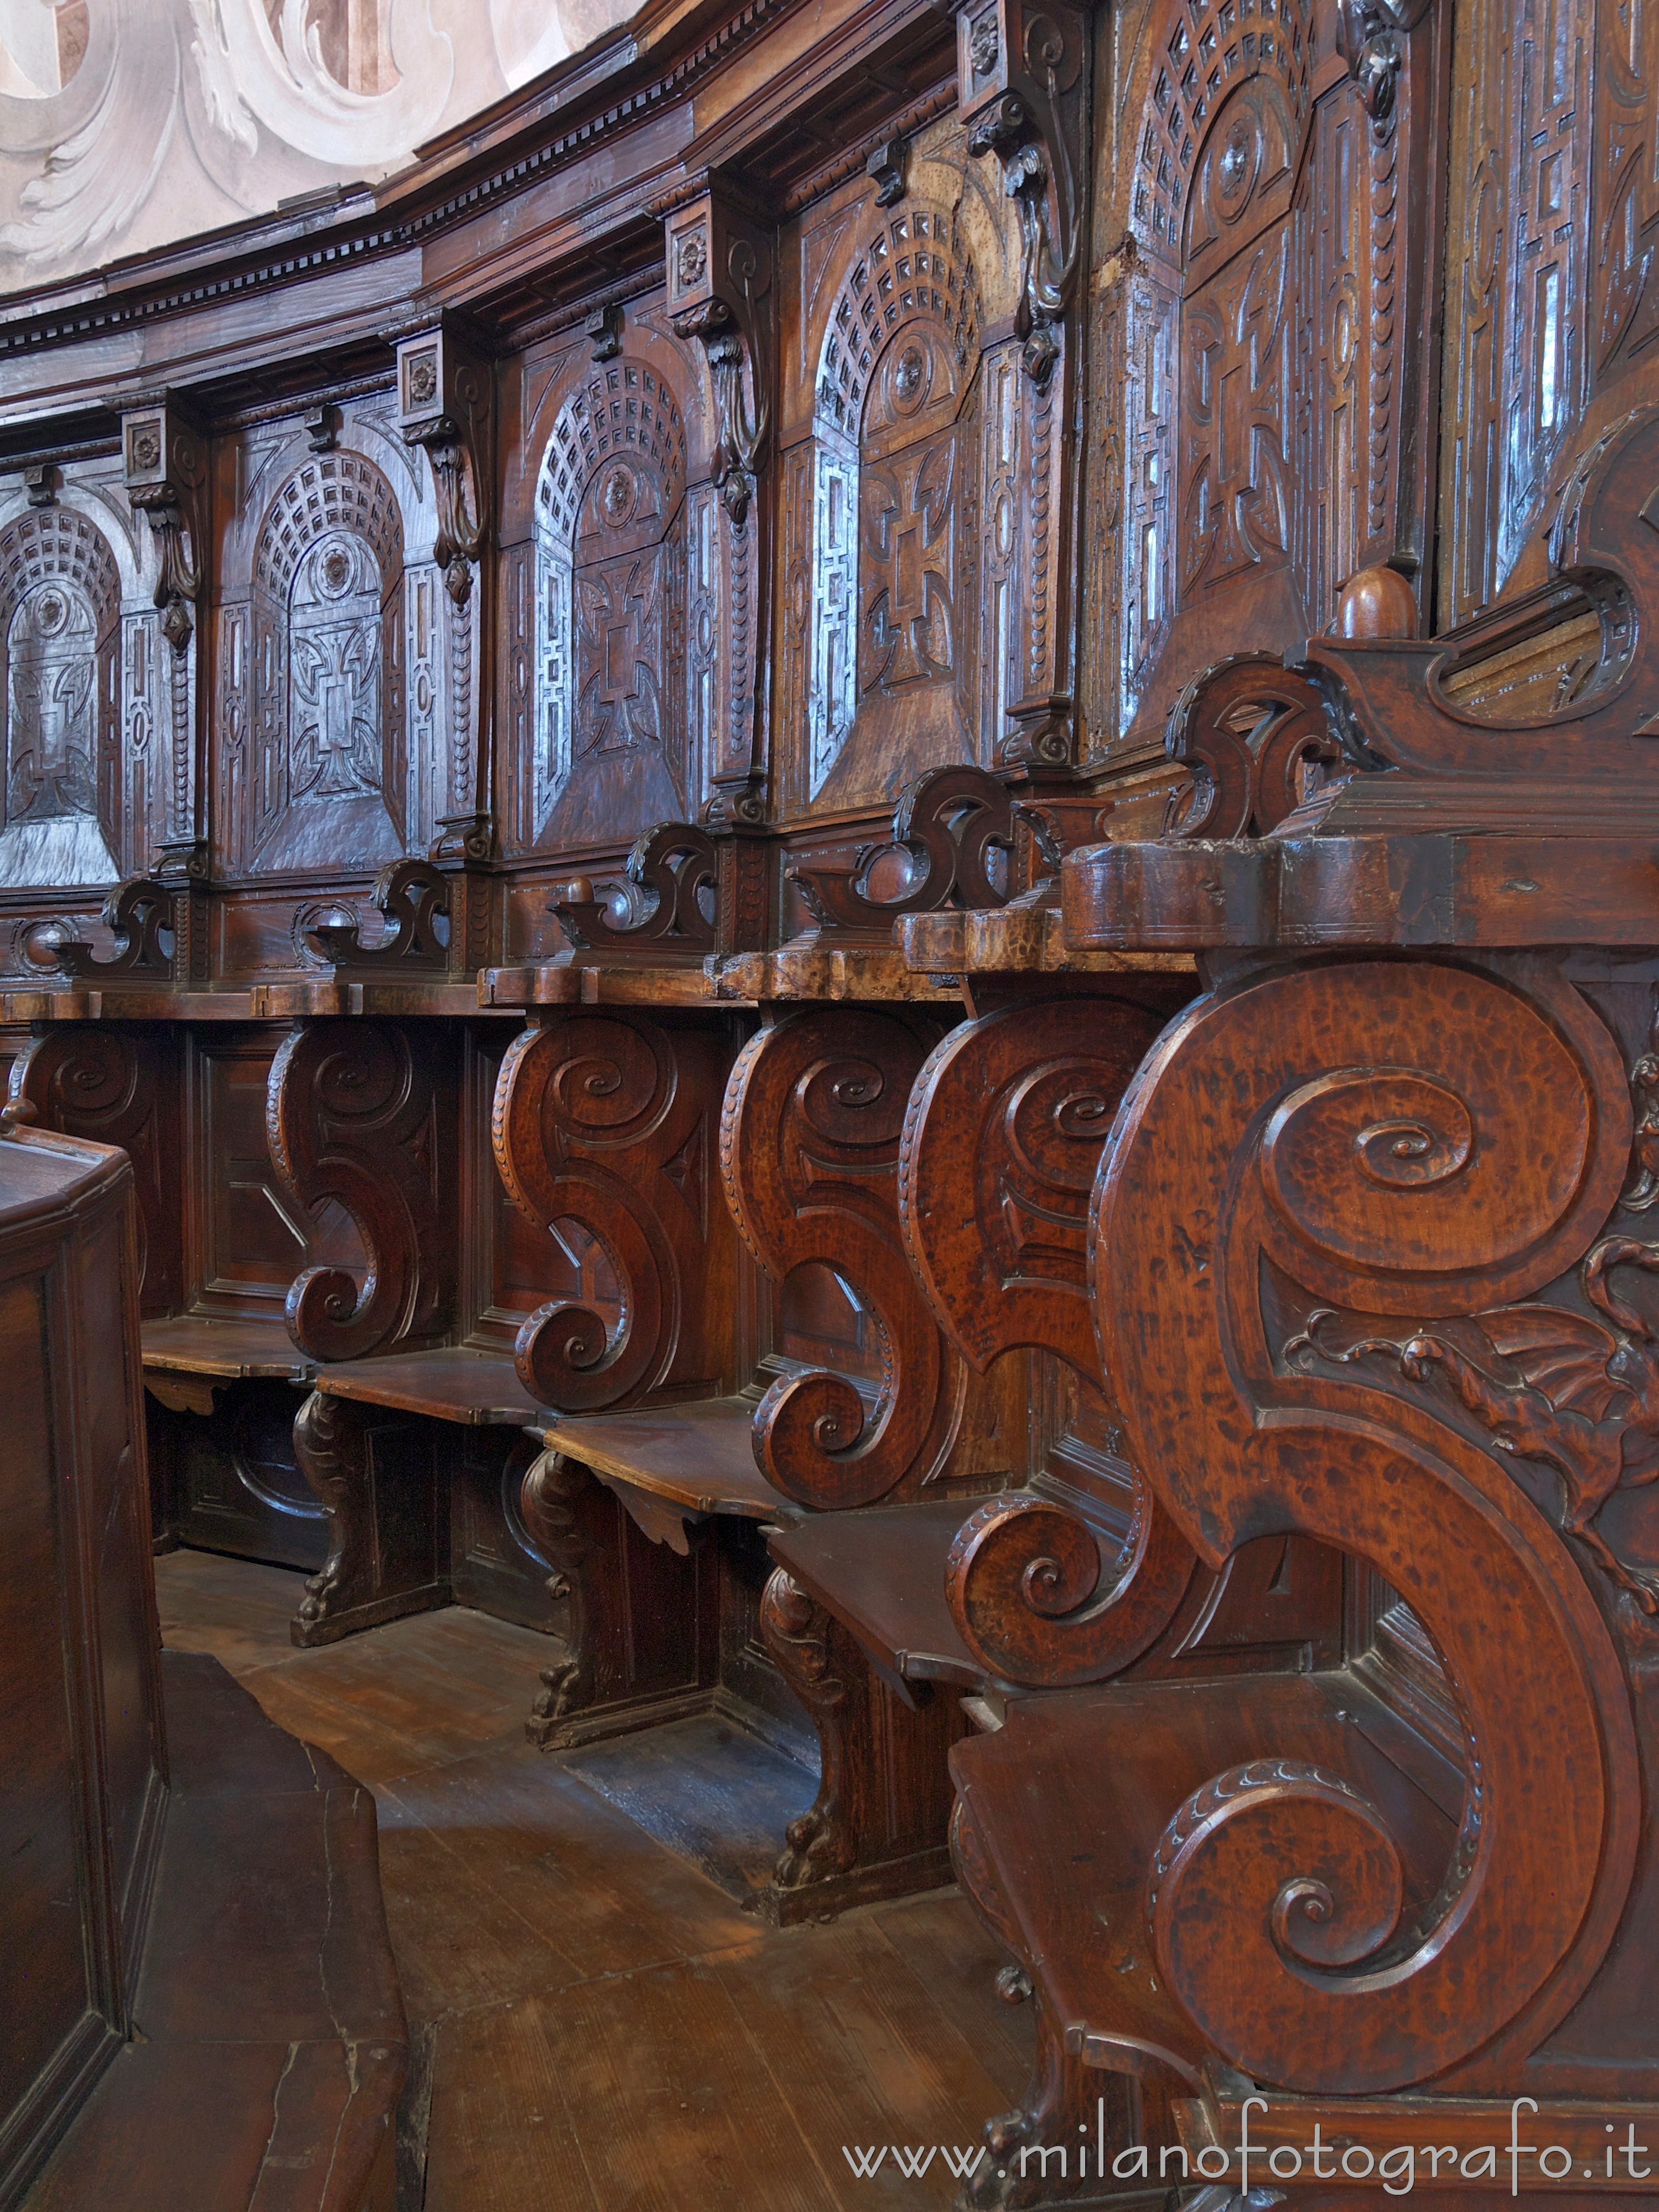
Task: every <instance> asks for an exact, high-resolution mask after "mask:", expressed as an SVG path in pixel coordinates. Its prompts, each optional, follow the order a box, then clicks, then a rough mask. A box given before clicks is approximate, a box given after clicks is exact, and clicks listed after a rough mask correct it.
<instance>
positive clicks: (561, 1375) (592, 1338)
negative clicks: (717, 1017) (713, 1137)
mask: <svg viewBox="0 0 1659 2212" xmlns="http://www.w3.org/2000/svg"><path fill="white" fill-rule="evenodd" d="M725 1067H726V1059H725V1055H724V1054H723V1053H722V1051H721V1048H720V1042H719V1039H718V1038H717V1037H715V1036H714V1035H713V1034H712V1033H709V1032H707V1031H702V1032H693V1031H672V1032H671V1031H670V1030H668V1029H667V1028H666V1027H665V1026H664V1025H663V1024H659V1023H656V1022H652V1021H648V1020H647V1019H645V1018H643V1017H634V1016H629V1015H623V1014H611V1013H605V1014H598V1013H594V1014H588V1013H584V1012H573V1013H569V1014H564V1015H559V1016H551V1017H549V1018H546V1019H544V1020H538V1021H537V1022H534V1023H532V1025H531V1026H530V1027H529V1028H528V1029H526V1030H523V1031H522V1032H521V1033H520V1036H518V1037H516V1038H515V1039H514V1040H513V1043H512V1045H511V1046H510V1047H509V1048H508V1050H507V1056H506V1058H505V1059H504V1060H502V1062H501V1074H500V1076H499V1078H498V1079H497V1082H496V1086H495V1112H494V1122H493V1137H494V1143H495V1164H496V1166H497V1167H498V1168H499V1169H500V1170H501V1180H502V1181H503V1182H504V1183H505V1184H506V1186H507V1192H508V1194H509V1195H510V1196H511V1198H512V1199H513V1203H514V1204H515V1205H516V1206H518V1207H519V1209H520V1212H523V1213H525V1214H526V1215H527V1216H528V1217H529V1218H530V1219H531V1220H532V1221H533V1222H534V1223H535V1224H536V1225H537V1226H538V1228H540V1229H543V1230H546V1231H551V1230H552V1228H553V1225H554V1224H555V1223H556V1222H558V1221H561V1220H574V1221H578V1222H580V1224H581V1225H582V1226H583V1227H584V1228H586V1230H587V1231H589V1232H590V1234H591V1235H592V1236H593V1237H596V1238H597V1239H598V1241H599V1243H600V1245H601V1246H602V1247H603V1248H604V1249H605V1253H606V1255H607V1256H608V1258H609V1260H610V1261H611V1267H612V1268H613V1270H614V1271H615V1273H616V1276H617V1281H618V1282H619V1283H620V1285H621V1286H622V1311H621V1316H620V1318H619V1320H618V1322H617V1324H616V1326H615V1327H614V1328H608V1327H607V1325H606V1322H605V1320H604V1318H603V1317H602V1316H600V1315H599V1314H597V1313H595V1312H594V1311H592V1310H591V1309H590V1308H588V1307H586V1306H583V1305H582V1304H580V1303H579V1302H577V1301H575V1300H573V1299H568V1298H562V1299H552V1300H550V1301H549V1302H548V1303H547V1304H544V1305H543V1306H539V1307H538V1309H537V1310H536V1311H535V1312H534V1313H533V1314H532V1315H531V1316H530V1317H529V1319H528V1320H527V1321H526V1322H525V1324H524V1326H523V1328H521V1329H520V1331H519V1338H518V1343H517V1346H516V1347H515V1351H514V1359H515V1364H516V1365H517V1368H518V1371H519V1376H520V1381H521V1382H522V1383H523V1384H524V1386H525V1388H526V1389H527V1390H528V1391H529V1392H530V1393H531V1394H532V1396H533V1397H535V1398H538V1400H539V1401H541V1403H542V1404H543V1405H544V1406H554V1407H559V1408H561V1409H562V1410H565V1411H572V1412H574V1411H578V1410H582V1411H591V1410H593V1409H596V1408H599V1407H610V1406H619V1405H626V1404H631V1403H633V1402H635V1401H637V1400H638V1399H640V1398H641V1397H642V1396H643V1395H646V1394H647V1392H649V1391H650V1390H652V1389H654V1388H656V1387H658V1386H659V1385H660V1384H662V1383H665V1382H666V1381H668V1380H669V1379H670V1378H671V1377H672V1376H678V1375H679V1374H681V1373H682V1372H684V1373H685V1374H686V1375H687V1376H690V1377H692V1378H697V1379H705V1378H706V1379H711V1380H715V1381H717V1380H718V1378H719V1376H720V1375H721V1373H722V1372H723V1371H724V1369H725V1366H726V1364H727V1363H728V1360H729V1344H728V1340H729V1336H730V1330H731V1316H730V1313H729V1310H728V1311H726V1312H724V1313H723V1312H722V1311H721V1310H720V1304H721V1301H720V1299H719V1298H718V1297H714V1296H713V1295H712V1292H713V1291H714V1281H713V1279H712V1277H711V1275H710V1273H709V1269H710V1267H711V1264H713V1263H714V1262H715V1261H717V1259H718V1255H720V1252H721V1250H722V1249H723V1247H722V1244H721V1240H720V1224H719V1221H718V1218H717V1216H718V1208H717V1207H710V1206H708V1202H707V1198H708V1194H707V1192H706V1190H705V1188H704V1162H705V1159H706V1158H707V1154H708V1150H709V1145H708V1138H709V1135H710V1129H709V1124H710V1123H711V1122H712V1120H713V1115H714V1099H715V1097H717V1096H718V1095H719V1085H720V1079H721V1077H722V1076H723V1075H724V1073H725ZM729 1304H730V1302H729V1301H726V1305H727V1306H728V1308H729Z"/></svg>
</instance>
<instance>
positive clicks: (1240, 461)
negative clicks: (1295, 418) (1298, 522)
mask: <svg viewBox="0 0 1659 2212" xmlns="http://www.w3.org/2000/svg"><path fill="white" fill-rule="evenodd" d="M1286 263H1287V255H1286V252H1285V240H1284V237H1283V235H1282V234H1280V235H1279V236H1278V237H1275V238H1273V239H1270V240H1267V241H1266V242H1265V243H1264V244H1263V245H1262V246H1261V248H1260V249H1259V251H1258V252H1256V253H1255V255H1254V256H1253V257H1252V258H1251V260H1250V262H1249V265H1248V268H1247V270H1246V271H1245V273H1244V275H1243V282H1242V283H1240V282H1239V281H1238V279H1237V277H1235V276H1231V274H1230V275H1229V276H1228V277H1227V278H1226V279H1225V280H1224V283H1223V284H1222V286H1221V287H1220V288H1219V289H1218V290H1214V291H1206V294H1204V295H1200V298H1199V300H1198V301H1195V302H1194V304H1193V307H1192V309H1191V311H1190V323H1191V327H1192V331H1193V337H1192V341H1191V347H1192V349H1191V351H1190V353H1189V355H1188V380H1189V392H1190V400H1189V404H1188V427H1187V431H1186V443H1187V445H1188V468H1187V471H1186V475H1187V483H1188V490H1187V502H1188V505H1187V513H1186V533H1187V583H1188V586H1189V587H1190V586H1194V585H1196V584H1200V583H1203V584H1206V585H1210V584H1216V583H1219V582H1220V581H1222V580H1224V579H1225V578H1226V577H1228V576H1231V575H1235V574H1237V573H1238V572H1239V571H1240V570H1241V569H1243V568H1249V567H1251V566H1252V565H1253V564H1254V563H1255V562H1265V561H1268V560H1271V559H1272V558H1273V556H1277V555H1282V554H1283V553H1284V552H1285V547H1286V542H1287V534H1286V529H1285V484H1284V468H1283V446H1284V422H1283V412H1284V406H1285V374H1284V362H1283V359H1282V357H1281V349H1282V340H1283V336H1284V330H1285V290H1286V280H1287V268H1286ZM1235 287H1236V288H1237V289H1235Z"/></svg>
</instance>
